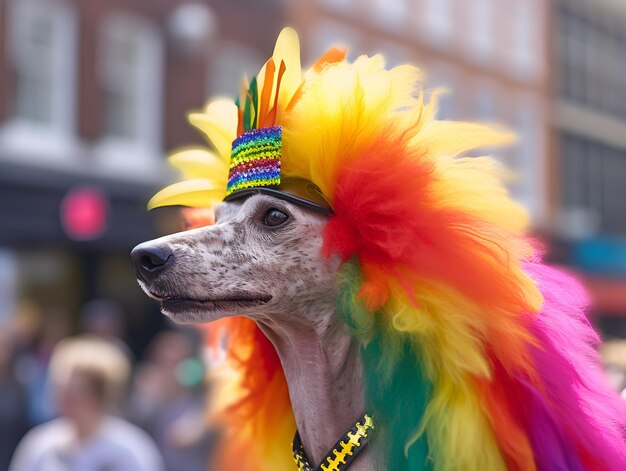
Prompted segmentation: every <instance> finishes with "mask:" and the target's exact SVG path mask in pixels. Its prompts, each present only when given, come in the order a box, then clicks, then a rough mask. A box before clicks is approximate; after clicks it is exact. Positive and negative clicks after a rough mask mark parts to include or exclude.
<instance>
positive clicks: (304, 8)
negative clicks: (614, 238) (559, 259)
mask: <svg viewBox="0 0 626 471" xmlns="http://www.w3.org/2000/svg"><path fill="white" fill-rule="evenodd" d="M289 7H290V8H289V9H288V17H289V20H290V21H291V23H292V24H294V26H296V28H297V29H298V31H299V32H300V34H301V36H302V39H303V49H304V54H305V56H306V58H308V59H309V61H310V60H312V59H313V58H314V57H315V56H316V55H317V54H319V53H320V52H321V51H323V50H324V49H325V48H327V47H328V46H329V45H331V44H333V43H335V42H343V43H346V44H349V45H350V46H351V51H352V52H351V54H352V55H351V57H352V58H354V57H356V56H357V55H360V54H364V53H367V54H372V53H377V52H382V53H384V54H385V56H386V58H387V61H388V64H389V65H397V64H399V63H405V62H406V63H413V64H416V65H418V66H419V67H420V68H421V69H423V70H424V72H425V75H426V86H427V87H428V88H434V87H445V88H447V89H449V90H450V93H449V94H448V95H447V96H444V97H443V98H442V100H441V103H440V117H441V118H450V119H474V120H480V121H487V122H498V123H503V124H505V125H507V126H508V127H510V128H512V129H513V130H515V131H516V132H517V133H518V134H519V136H520V143H519V145H518V146H516V147H515V148H512V149H511V150H509V151H507V152H500V151H499V153H497V154H496V156H497V157H499V158H501V159H502V160H503V161H505V163H506V164H507V165H508V166H509V167H512V168H513V169H514V170H515V171H516V173H517V175H518V176H519V179H518V181H516V182H515V183H513V184H512V188H511V189H512V191H513V193H514V194H515V196H516V197H517V198H518V199H519V200H520V201H522V202H523V203H524V204H525V205H526V206H527V208H528V209H529V210H530V212H531V215H532V217H533V220H534V223H535V225H536V226H538V227H542V226H543V225H544V224H545V223H546V222H547V220H548V219H549V216H550V215H549V208H550V204H549V197H550V195H549V191H548V180H547V178H548V177H547V175H548V170H549V165H550V164H549V159H548V156H549V146H550V141H549V139H548V137H549V129H550V124H549V123H550V109H551V107H550V105H549V91H550V70H549V67H548V53H547V51H548V47H547V46H548V44H549V38H548V34H547V31H548V22H549V20H550V18H549V4H548V2H545V1H544V0H524V1H523V2H521V1H518V0H472V1H471V2H468V1H465V0H358V1H357V0H302V1H298V2H289Z"/></svg>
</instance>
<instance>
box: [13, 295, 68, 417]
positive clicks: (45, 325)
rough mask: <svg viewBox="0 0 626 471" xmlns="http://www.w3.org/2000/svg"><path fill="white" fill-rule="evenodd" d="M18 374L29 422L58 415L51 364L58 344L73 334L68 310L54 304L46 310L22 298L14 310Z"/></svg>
mask: <svg viewBox="0 0 626 471" xmlns="http://www.w3.org/2000/svg"><path fill="white" fill-rule="evenodd" d="M14 319H15V322H14V323H15V341H16V350H17V353H16V359H15V362H16V366H15V368H16V374H17V376H18V379H19V381H20V382H21V383H22V384H23V385H24V387H25V389H26V394H27V398H28V417H29V422H30V425H39V424H41V423H43V422H46V421H48V420H50V419H53V418H54V417H55V416H56V410H55V407H54V404H53V401H52V398H51V392H50V390H49V385H48V365H49V363H50V357H51V354H52V350H53V349H54V347H55V346H56V344H57V343H58V342H59V341H60V340H61V339H63V338H65V337H67V336H68V335H69V334H70V331H71V326H70V324H69V319H70V316H69V313H68V312H67V311H65V310H62V309H60V308H55V307H48V308H47V309H46V310H45V311H42V310H41V308H40V307H39V306H38V305H37V304H35V303H33V302H30V301H23V302H22V303H20V305H19V306H18V309H17V311H16V313H15V317H14Z"/></svg>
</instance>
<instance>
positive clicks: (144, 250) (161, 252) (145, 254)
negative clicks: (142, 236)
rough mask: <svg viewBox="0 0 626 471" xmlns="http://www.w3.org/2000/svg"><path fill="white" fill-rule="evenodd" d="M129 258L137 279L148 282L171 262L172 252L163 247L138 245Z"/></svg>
mask: <svg viewBox="0 0 626 471" xmlns="http://www.w3.org/2000/svg"><path fill="white" fill-rule="evenodd" d="M130 256H131V258H132V259H133V263H134V264H135V274H136V275H137V278H139V279H140V280H142V281H144V282H150V281H152V280H153V279H155V278H156V277H157V275H158V274H159V273H160V272H161V271H163V269H165V267H166V266H167V265H168V264H169V263H170V262H171V260H172V251H171V250H169V249H167V248H165V247H154V246H153V247H145V246H142V245H139V246H137V247H135V248H134V249H133V251H132V252H131V253H130Z"/></svg>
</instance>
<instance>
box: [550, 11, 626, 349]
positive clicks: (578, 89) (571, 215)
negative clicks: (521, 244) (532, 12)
mask: <svg viewBox="0 0 626 471" xmlns="http://www.w3.org/2000/svg"><path fill="white" fill-rule="evenodd" d="M553 18H554V28H553V31H554V33H553V38H552V39H553V45H554V47H553V58H554V60H553V64H554V77H555V80H554V90H555V92H554V94H555V103H554V109H555V112H554V117H555V120H554V143H555V147H554V148H555V174H556V175H557V176H558V178H555V180H554V184H555V189H556V191H555V200H554V206H555V208H554V213H555V214H556V216H557V217H556V218H555V220H554V225H553V232H552V233H553V241H554V246H555V248H556V249H557V250H556V254H555V256H556V258H557V259H558V261H560V262H562V263H566V264H568V265H571V266H572V267H574V268H575V269H576V270H577V271H578V272H580V273H581V274H582V275H583V276H584V278H585V280H586V282H587V285H588V287H589V288H590V291H591V295H592V297H593V298H594V301H595V314H596V319H597V321H598V324H599V325H600V327H602V329H603V330H604V331H605V332H607V333H608V334H609V335H619V336H622V337H626V210H625V209H624V201H626V186H625V185H624V181H625V180H626V5H625V4H624V2H621V1H619V0H597V1H594V2H587V1H583V0H557V1H555V2H553Z"/></svg>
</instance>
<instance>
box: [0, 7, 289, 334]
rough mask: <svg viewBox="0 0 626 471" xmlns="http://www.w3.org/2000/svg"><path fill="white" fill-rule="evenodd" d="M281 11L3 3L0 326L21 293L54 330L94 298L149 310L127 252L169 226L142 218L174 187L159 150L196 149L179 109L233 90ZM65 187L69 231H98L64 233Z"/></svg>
mask: <svg viewBox="0 0 626 471" xmlns="http://www.w3.org/2000/svg"><path fill="white" fill-rule="evenodd" d="M281 11H282V10H281V6H280V4H279V2H273V1H268V2H264V3H263V4H260V3H259V2H255V1H253V0H247V1H246V0H214V1H210V2H209V1H206V0H204V1H196V0H159V1H154V0H108V1H105V2H103V1H101V0H2V1H0V280H2V281H3V282H4V283H0V284H3V286H6V287H7V288H5V289H0V320H2V317H3V316H7V315H10V313H11V312H12V311H13V310H14V307H15V305H16V303H17V302H18V301H19V300H21V299H24V298H26V299H30V300H33V301H35V302H36V303H37V304H39V305H40V306H41V307H42V309H43V310H44V311H46V310H48V309H49V310H54V311H55V312H61V314H59V316H60V317H59V319H60V320H61V321H66V320H67V319H74V320H75V316H76V313H77V312H78V310H79V306H80V305H81V303H82V302H84V301H86V300H88V299H90V298H93V297H103V296H104V297H112V298H114V299H117V300H118V301H120V302H122V303H123V304H124V306H125V307H126V309H127V311H129V314H135V315H136V316H141V315H143V314H145V313H146V312H148V311H149V310H153V309H154V306H153V304H152V303H149V302H146V300H145V299H144V296H143V295H141V293H140V292H139V290H138V289H137V287H136V284H135V281H134V276H133V274H132V268H131V264H130V261H129V258H128V253H129V251H130V249H131V248H132V247H133V246H134V244H136V243H138V242H140V241H142V240H146V239H148V238H151V237H154V236H156V235H157V234H158V233H160V232H162V231H164V230H171V228H172V226H173V225H174V224H176V221H173V220H172V219H173V217H171V214H170V217H168V216H163V213H166V212H165V211H164V212H162V213H161V215H159V214H156V215H151V214H148V213H146V211H145V203H146V201H147V198H148V197H149V196H150V195H151V194H153V193H154V191H155V190H156V189H157V188H159V187H162V186H163V184H164V183H165V182H166V181H168V180H169V179H170V178H171V176H170V174H169V173H168V170H167V168H166V165H165V160H164V155H165V154H166V153H167V152H168V151H170V150H171V149H174V148H176V147H179V146H182V145H189V144H193V143H198V142H201V140H200V138H199V136H198V135H197V134H196V133H194V132H193V131H192V130H191V128H190V127H189V126H188V125H187V123H186V120H185V115H186V113H187V111H188V110H190V109H194V108H199V107H200V106H201V105H202V103H203V102H204V101H205V99H206V97H207V96H208V95H209V94H213V93H227V94H234V93H235V91H236V88H237V82H238V79H239V77H240V74H241V73H242V70H245V69H248V70H249V71H250V72H253V71H254V70H255V69H257V68H258V67H259V66H260V64H261V60H262V58H264V57H265V56H266V55H267V54H268V51H271V48H272V45H273V39H274V37H275V36H276V34H277V33H278V31H279V30H280V27H281V24H282V22H283V19H282V17H281ZM85 188H86V193H87V196H85V195H84V194H81V192H84V190H85ZM72 192H78V193H79V196H78V198H74V199H73V200H72V204H74V205H78V207H79V208H82V209H81V210H82V211H83V213H82V214H83V219H84V220H82V222H81V219H80V216H77V217H78V222H77V223H78V224H79V226H78V227H79V230H83V229H80V228H81V227H83V226H84V225H85V224H86V225H87V226H86V227H87V228H88V226H89V224H93V223H94V220H93V218H94V217H95V218H96V219H97V218H98V217H100V219H101V220H103V221H105V222H104V225H103V228H102V229H101V230H98V231H96V233H94V234H90V235H88V236H87V237H84V235H85V234H82V233H81V234H76V233H72V232H71V231H70V232H69V233H68V231H67V230H66V228H67V227H69V226H68V225H67V223H66V224H65V225H64V224H63V223H62V217H61V213H62V212H63V210H62V207H63V205H64V204H65V203H63V201H66V203H67V198H66V197H67V195H68V194H70V193H72ZM94 193H95V194H96V198H95V202H94V201H93V198H91V197H90V195H91V196H93V194H94ZM81 210H78V211H75V213H76V214H78V213H80V211H81ZM85 211H86V215H85V213H84V212H85ZM94 213H98V214H99V216H98V214H96V216H94ZM103 215H104V216H105V217H101V216H103ZM70 217H73V216H71V215H70ZM74 219H75V218H74ZM74 219H72V220H74ZM90 221H91V222H90ZM70 222H71V221H70ZM100 222H102V221H100ZM74 223H76V221H74ZM95 223H98V221H95ZM72 224H73V223H72ZM70 225H71V224H70ZM163 226H167V229H166V228H164V227H163ZM70 229H71V227H70ZM9 287H10V288H9ZM142 313H143V314H142ZM44 314H46V312H44ZM160 318H161V317H160V316H158V317H156V318H155V319H153V321H154V322H157V323H158V322H159V321H158V319H160ZM131 321H132V319H131ZM137 322H138V321H137Z"/></svg>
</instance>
